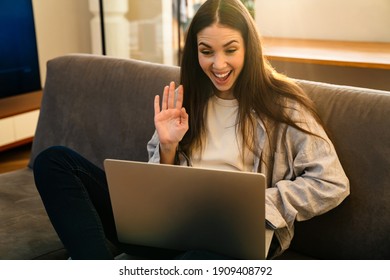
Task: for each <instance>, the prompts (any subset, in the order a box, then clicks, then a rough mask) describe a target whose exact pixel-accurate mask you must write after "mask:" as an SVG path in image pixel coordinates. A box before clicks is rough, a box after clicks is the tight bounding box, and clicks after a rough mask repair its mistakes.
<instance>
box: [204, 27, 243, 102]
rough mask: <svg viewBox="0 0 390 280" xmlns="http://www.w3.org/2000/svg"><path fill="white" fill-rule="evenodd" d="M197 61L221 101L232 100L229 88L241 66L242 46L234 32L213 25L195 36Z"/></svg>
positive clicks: (235, 79) (239, 37)
mask: <svg viewBox="0 0 390 280" xmlns="http://www.w3.org/2000/svg"><path fill="white" fill-rule="evenodd" d="M197 44H198V58H199V64H200V67H201V68H202V70H203V71H204V72H205V73H206V75H207V76H208V77H209V78H210V80H211V81H212V83H213V84H214V86H215V88H216V92H215V94H216V95H217V96H218V97H220V98H223V99H234V95H233V88H234V84H235V82H236V81H237V78H238V76H239V75H240V73H241V70H242V68H243V66H244V57H245V44H244V39H243V38H242V36H241V33H240V32H239V31H237V30H235V29H232V28H229V27H224V26H222V25H218V24H213V25H211V26H209V27H206V28H204V29H203V30H201V31H200V32H199V33H198V34H197Z"/></svg>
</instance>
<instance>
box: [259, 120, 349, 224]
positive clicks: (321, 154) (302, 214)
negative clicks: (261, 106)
mask: <svg viewBox="0 0 390 280" xmlns="http://www.w3.org/2000/svg"><path fill="white" fill-rule="evenodd" d="M300 117H302V118H304V121H303V122H301V123H302V125H304V126H305V127H304V128H305V129H307V130H309V131H310V132H312V133H313V134H314V135H311V134H308V133H305V132H303V131H301V130H299V129H296V128H294V127H291V126H287V128H286V129H285V130H284V131H282V132H281V133H280V135H279V139H280V140H279V142H278V144H277V147H276V149H277V150H276V152H275V154H274V162H273V171H272V175H271V176H272V184H273V185H272V187H271V188H268V189H267V190H266V213H267V217H266V219H267V223H268V224H269V226H271V227H272V228H274V229H278V228H283V227H286V226H287V227H288V228H292V227H293V223H294V222H295V220H297V221H304V220H307V219H310V218H312V217H314V216H317V215H321V214H323V213H325V212H327V211H329V210H331V209H333V208H334V207H336V206H338V205H339V204H340V203H341V202H342V201H343V200H344V199H345V197H346V196H348V195H349V181H348V178H347V176H346V175H345V173H344V170H343V168H342V166H341V163H340V161H339V159H338V156H337V153H336V150H335V148H334V146H333V144H332V142H331V141H330V139H329V138H328V136H327V134H326V133H325V131H324V129H323V128H322V126H321V125H320V124H318V122H317V121H316V120H315V119H314V118H313V117H311V116H309V115H308V114H307V115H300Z"/></svg>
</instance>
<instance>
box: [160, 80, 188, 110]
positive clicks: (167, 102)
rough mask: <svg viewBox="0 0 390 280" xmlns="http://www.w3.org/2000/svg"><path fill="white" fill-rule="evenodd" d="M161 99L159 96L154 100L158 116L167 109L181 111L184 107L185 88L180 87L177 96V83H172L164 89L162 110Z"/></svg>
mask: <svg viewBox="0 0 390 280" xmlns="http://www.w3.org/2000/svg"><path fill="white" fill-rule="evenodd" d="M159 102H160V98H158V99H157V96H156V97H155V99H154V113H155V114H158V113H160V112H161V111H163V110H167V109H174V108H176V109H181V107H182V106H183V86H182V85H180V86H179V87H178V88H177V96H176V93H175V82H170V84H169V86H165V87H164V91H163V96H162V102H161V110H160V104H159Z"/></svg>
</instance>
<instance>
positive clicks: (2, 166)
mask: <svg viewBox="0 0 390 280" xmlns="http://www.w3.org/2000/svg"><path fill="white" fill-rule="evenodd" d="M30 154H31V144H25V145H23V146H20V147H16V148H13V149H10V150H7V151H3V152H0V173H6V172H10V171H13V170H17V169H20V168H23V167H26V166H27V164H28V162H29V159H30Z"/></svg>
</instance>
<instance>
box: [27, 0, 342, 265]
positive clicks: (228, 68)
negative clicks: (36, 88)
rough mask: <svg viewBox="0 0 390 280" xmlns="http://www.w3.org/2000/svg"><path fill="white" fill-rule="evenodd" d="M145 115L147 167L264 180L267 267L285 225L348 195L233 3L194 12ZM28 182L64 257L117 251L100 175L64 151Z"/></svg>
mask: <svg viewBox="0 0 390 280" xmlns="http://www.w3.org/2000/svg"><path fill="white" fill-rule="evenodd" d="M160 103H161V104H160ZM154 111H155V119H154V122H155V127H156V132H155V134H154V135H153V137H152V139H151V140H150V142H149V143H148V145H147V149H148V152H149V156H150V162H157V163H164V164H182V165H191V166H194V167H203V168H220V169H231V170H242V171H252V172H261V173H264V174H266V177H267V179H268V188H267V190H266V221H267V225H266V227H267V231H268V233H269V234H267V236H268V238H269V240H268V241H269V242H271V238H272V234H273V238H272V244H271V249H270V251H269V254H268V257H269V258H273V257H275V256H277V255H279V254H281V253H282V252H283V251H284V250H286V249H287V248H288V247H289V245H290V242H291V239H292V237H293V225H294V222H295V221H302V220H306V219H309V218H311V217H313V216H316V215H320V214H322V213H325V212H326V211H329V210H330V209H332V208H334V207H336V206H337V205H338V204H340V203H341V201H342V200H343V199H344V198H345V197H346V196H347V195H348V194H349V183H348V179H347V178H346V176H345V174H344V171H343V169H342V167H341V165H340V162H339V160H338V157H337V155H336V152H335V150H334V147H333V145H332V143H331V141H330V140H329V138H328V136H327V135H326V133H325V131H324V129H323V127H322V125H321V122H320V120H319V118H318V116H317V114H316V112H315V109H314V106H313V104H312V103H311V102H310V100H309V99H308V98H307V97H306V96H305V94H304V93H303V92H302V90H301V89H300V88H299V87H298V86H297V85H296V84H295V83H293V82H292V81H291V80H289V79H288V78H286V77H284V76H282V75H280V74H278V73H276V72H275V71H274V70H273V69H272V67H271V66H270V65H269V64H268V63H267V61H266V59H265V58H264V57H263V55H262V49H261V44H260V38H259V35H258V32H257V30H256V26H255V24H254V22H253V20H252V17H251V16H250V14H249V13H248V11H247V10H246V8H245V7H244V6H243V4H242V3H241V2H240V1H239V0H208V1H206V2H205V3H204V4H203V5H202V6H201V8H200V9H199V11H198V12H197V13H196V15H195V16H194V18H193V20H192V23H191V25H190V27H189V30H188V34H187V38H186V44H185V48H184V52H183V61H182V65H181V85H180V86H179V87H178V88H177V89H175V84H174V83H173V82H172V83H171V84H170V85H169V86H166V87H165V88H164V91H163V97H162V100H161V102H160V97H159V96H156V98H155V100H154ZM46 174H49V175H48V176H47V175H46ZM34 175H35V179H36V185H37V187H38V190H39V192H40V194H41V197H42V200H43V202H44V204H45V207H46V209H47V212H48V214H49V217H50V219H51V221H52V223H53V225H54V227H55V229H56V231H57V233H58V235H59V236H60V238H61V240H62V241H63V243H64V245H65V247H66V248H67V249H68V251H69V253H70V256H71V257H72V258H73V259H98V258H101V259H108V258H112V257H113V256H112V253H111V251H110V250H109V248H108V246H107V244H106V241H105V240H106V238H107V239H109V240H111V241H112V242H113V243H114V244H115V245H120V244H118V241H117V239H116V234H115V226H114V222H113V217H112V210H111V206H110V201H109V196H108V191H107V186H106V180H105V174H104V172H103V171H102V170H100V169H98V168H97V167H95V166H94V165H92V164H91V163H89V162H88V161H87V160H85V159H84V158H83V157H81V156H80V155H78V154H77V153H75V152H74V151H71V150H69V149H67V148H64V147H55V148H49V149H48V150H46V151H44V152H42V153H41V154H40V155H39V156H38V157H37V159H36V161H35V163H34ZM69 217H78V218H77V219H76V220H74V219H72V220H71V218H69ZM126 251H127V252H129V253H131V254H141V255H145V254H149V253H150V254H152V255H148V256H152V257H154V258H181V259H202V258H207V259H208V258H217V259H221V258H224V257H223V256H218V255H213V254H210V253H208V252H176V251H165V250H157V249H153V248H145V247H137V246H130V245H129V246H128V248H127V249H126Z"/></svg>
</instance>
